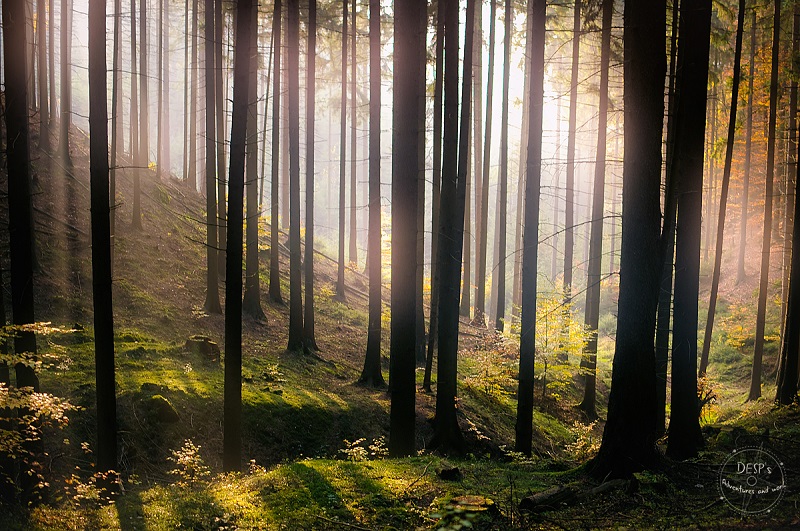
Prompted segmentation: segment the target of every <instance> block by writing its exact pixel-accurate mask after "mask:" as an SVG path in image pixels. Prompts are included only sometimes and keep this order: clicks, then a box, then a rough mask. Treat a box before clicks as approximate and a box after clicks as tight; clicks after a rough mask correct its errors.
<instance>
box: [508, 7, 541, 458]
mask: <svg viewBox="0 0 800 531" xmlns="http://www.w3.org/2000/svg"><path fill="white" fill-rule="evenodd" d="M531 4H532V5H529V7H528V16H529V17H531V24H530V25H529V28H530V30H531V31H530V32H528V34H527V37H526V38H527V39H528V40H530V41H531V44H530V45H529V50H530V61H531V70H530V72H531V75H532V77H531V78H530V80H529V81H528V90H529V92H528V93H527V94H525V95H524V97H525V98H527V99H528V109H529V112H530V115H529V117H528V132H527V136H528V145H527V151H528V154H527V157H526V168H525V225H524V227H525V232H524V233H523V235H522V253H523V254H522V308H521V309H520V339H519V390H518V392H517V396H518V402H517V421H516V426H515V432H516V439H515V443H514V449H515V450H516V451H517V452H522V453H524V454H525V455H531V443H532V437H533V362H534V358H535V355H536V289H537V269H538V266H539V254H538V253H539V196H540V191H541V182H542V120H543V108H544V70H545V58H544V49H545V26H546V19H547V15H546V11H547V2H546V0H532V1H531Z"/></svg>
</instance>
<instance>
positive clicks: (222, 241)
mask: <svg viewBox="0 0 800 531" xmlns="http://www.w3.org/2000/svg"><path fill="white" fill-rule="evenodd" d="M224 28H225V17H224V16H223V14H222V0H214V70H213V73H214V74H215V75H214V76H212V77H211V78H210V79H212V80H213V81H214V82H215V83H216V88H215V89H214V97H215V105H214V110H215V116H216V121H215V124H216V127H217V129H216V131H217V137H216V142H215V149H216V150H217V226H218V229H217V234H218V235H219V242H218V248H219V250H220V252H219V253H217V261H218V266H217V272H218V273H219V275H220V278H222V279H224V278H225V274H226V266H225V249H226V248H227V231H226V224H227V221H226V219H227V216H226V214H225V195H226V188H227V183H226V182H225V104H226V102H225V93H224V92H223V90H224V86H225V82H224V78H225V77H226V76H225V71H224V62H223V59H222V34H223V30H224Z"/></svg>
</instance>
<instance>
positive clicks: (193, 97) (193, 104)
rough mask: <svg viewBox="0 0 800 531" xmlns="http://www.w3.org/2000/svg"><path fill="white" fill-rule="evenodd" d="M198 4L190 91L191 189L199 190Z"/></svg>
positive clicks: (194, 8) (194, 9)
mask: <svg viewBox="0 0 800 531" xmlns="http://www.w3.org/2000/svg"><path fill="white" fill-rule="evenodd" d="M197 4H198V0H192V62H191V69H192V86H191V88H190V90H189V92H190V93H189V98H190V103H189V114H190V117H189V175H188V180H189V188H190V189H192V190H197V184H198V183H197V136H198V135H197V71H198V70H199V69H200V65H199V64H198V62H197V31H198V29H197V20H198V14H197Z"/></svg>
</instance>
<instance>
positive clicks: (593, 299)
mask: <svg viewBox="0 0 800 531" xmlns="http://www.w3.org/2000/svg"><path fill="white" fill-rule="evenodd" d="M602 9H603V27H602V36H601V47H600V104H599V116H598V123H597V155H596V158H595V168H594V191H593V193H592V214H591V216H592V217H591V238H590V239H589V275H588V280H587V286H586V317H585V321H584V323H585V325H586V328H587V329H588V331H589V334H590V335H589V341H588V342H587V344H586V348H584V349H583V355H584V357H585V359H586V362H587V363H586V365H585V369H586V373H585V374H586V377H585V380H584V381H585V386H584V390H583V401H582V402H581V404H580V406H579V407H580V409H581V410H582V411H583V412H584V413H586V416H587V417H589V418H590V419H592V420H594V419H595V418H597V409H596V402H597V396H596V395H597V327H598V324H599V323H600V279H601V269H602V262H603V221H604V220H603V207H604V206H605V186H606V138H607V131H608V70H609V63H610V56H611V23H612V18H613V14H614V0H603V7H602Z"/></svg>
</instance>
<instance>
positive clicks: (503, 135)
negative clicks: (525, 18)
mask: <svg viewBox="0 0 800 531" xmlns="http://www.w3.org/2000/svg"><path fill="white" fill-rule="evenodd" d="M512 16H513V15H512V9H511V0H506V6H505V37H504V40H505V43H504V45H503V103H502V106H501V110H500V123H501V125H500V189H499V190H498V197H499V203H500V208H499V214H500V215H499V218H498V220H497V224H498V230H497V233H498V236H499V241H498V253H499V254H498V264H497V270H496V271H497V282H493V283H492V284H495V285H496V286H497V304H496V311H497V313H496V314H495V320H494V327H495V329H497V330H499V331H501V332H502V331H503V325H504V323H505V312H506V237H507V233H508V230H507V225H508V219H507V218H508V83H509V78H510V75H511V38H512V29H513V26H512V20H511V18H512Z"/></svg>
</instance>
